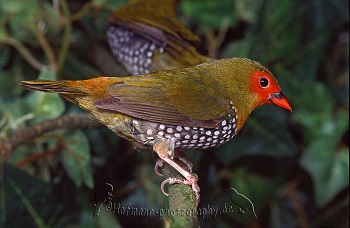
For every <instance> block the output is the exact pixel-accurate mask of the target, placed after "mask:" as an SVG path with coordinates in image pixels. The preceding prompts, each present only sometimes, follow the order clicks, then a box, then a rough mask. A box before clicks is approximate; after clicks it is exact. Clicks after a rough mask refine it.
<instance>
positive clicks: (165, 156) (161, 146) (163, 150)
mask: <svg viewBox="0 0 350 228" xmlns="http://www.w3.org/2000/svg"><path fill="white" fill-rule="evenodd" d="M174 142H175V141H174V140H172V139H168V140H162V141H159V142H157V143H155V144H154V146H153V150H154V151H155V152H156V153H157V154H158V156H159V158H160V160H158V161H157V163H156V165H155V172H156V173H157V174H158V175H159V174H160V173H159V171H158V167H161V166H163V165H164V162H166V163H168V164H169V165H170V166H171V167H173V168H174V169H176V170H177V171H178V172H179V173H180V174H181V175H182V176H183V177H184V178H185V180H181V179H179V178H168V179H166V180H165V181H163V183H162V185H161V191H162V192H163V194H164V195H166V196H168V193H166V192H165V191H164V185H165V184H167V183H169V184H175V183H181V184H187V185H190V186H191V187H192V190H193V192H194V194H195V196H196V203H197V205H198V203H199V199H200V194H199V192H200V188H199V186H198V184H197V179H196V177H195V176H194V175H193V174H191V173H190V172H189V171H187V170H186V169H184V168H183V167H181V166H180V165H179V164H177V163H176V162H175V161H174V160H173V159H171V157H170V156H169V148H173V146H174ZM180 157H181V158H180ZM180 157H179V159H180V160H181V161H182V162H184V163H185V164H186V166H187V167H188V168H189V170H190V171H191V172H192V164H191V162H189V161H188V160H187V159H186V158H184V155H182V154H181V155H180ZM161 175H162V174H161Z"/></svg>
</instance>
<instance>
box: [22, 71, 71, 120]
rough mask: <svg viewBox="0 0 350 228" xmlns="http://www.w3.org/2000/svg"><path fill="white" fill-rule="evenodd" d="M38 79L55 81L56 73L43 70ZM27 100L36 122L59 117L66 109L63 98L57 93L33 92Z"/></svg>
mask: <svg viewBox="0 0 350 228" xmlns="http://www.w3.org/2000/svg"><path fill="white" fill-rule="evenodd" d="M38 79H39V80H55V72H54V71H46V70H43V71H41V72H40V74H39V77H38ZM26 100H27V102H28V104H29V105H30V106H31V108H32V110H33V113H34V114H35V121H36V122H40V121H43V120H45V119H53V118H56V117H59V116H60V115H62V113H63V112H64V109H65V106H64V102H63V100H62V98H61V97H60V95H58V94H56V93H46V92H40V91H31V93H30V94H29V95H28V97H27V98H26Z"/></svg>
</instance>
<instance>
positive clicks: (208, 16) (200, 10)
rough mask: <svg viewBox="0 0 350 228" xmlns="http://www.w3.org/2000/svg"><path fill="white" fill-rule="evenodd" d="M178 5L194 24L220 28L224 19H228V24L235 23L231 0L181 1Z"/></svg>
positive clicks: (232, 24)
mask: <svg viewBox="0 0 350 228" xmlns="http://www.w3.org/2000/svg"><path fill="white" fill-rule="evenodd" d="M180 7H181V8H182V10H183V11H184V12H185V14H187V15H189V16H191V20H192V21H193V22H194V23H196V24H205V25H206V26H209V27H213V28H220V26H221V24H222V22H223V20H224V19H226V18H227V19H229V22H230V25H231V26H234V25H235V24H236V23H237V18H236V15H235V10H234V9H235V7H234V4H233V1H231V0H221V1H193V0H192V1H191V0H187V1H181V5H180Z"/></svg>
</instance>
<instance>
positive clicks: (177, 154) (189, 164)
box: [175, 150, 193, 173]
mask: <svg viewBox="0 0 350 228" xmlns="http://www.w3.org/2000/svg"><path fill="white" fill-rule="evenodd" d="M175 157H176V158H178V159H179V160H180V161H182V162H183V163H184V164H185V165H186V166H187V169H188V171H190V173H192V168H193V164H192V162H191V161H190V160H188V159H187V158H186V156H185V155H184V154H183V153H182V152H181V151H179V150H175Z"/></svg>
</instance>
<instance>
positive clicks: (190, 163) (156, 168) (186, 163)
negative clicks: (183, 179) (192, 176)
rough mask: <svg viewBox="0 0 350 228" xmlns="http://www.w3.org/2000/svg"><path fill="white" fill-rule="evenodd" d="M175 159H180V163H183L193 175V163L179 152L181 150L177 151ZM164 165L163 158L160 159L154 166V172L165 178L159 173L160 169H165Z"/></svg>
mask: <svg viewBox="0 0 350 228" xmlns="http://www.w3.org/2000/svg"><path fill="white" fill-rule="evenodd" d="M175 157H176V158H178V159H179V160H180V161H182V162H183V163H184V164H185V165H186V166H187V169H188V171H189V172H190V173H192V168H193V164H192V162H191V161H189V160H188V159H187V158H186V157H185V155H184V154H183V153H182V152H181V151H179V150H175ZM163 165H164V160H162V159H161V158H158V160H157V162H156V164H155V165H154V172H155V173H156V174H157V175H158V176H161V177H162V176H163V174H161V173H160V172H159V169H158V168H159V167H163Z"/></svg>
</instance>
